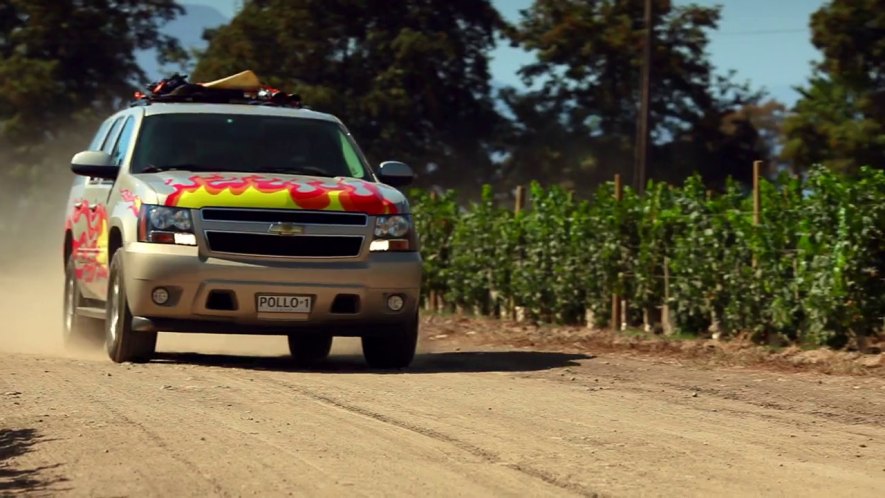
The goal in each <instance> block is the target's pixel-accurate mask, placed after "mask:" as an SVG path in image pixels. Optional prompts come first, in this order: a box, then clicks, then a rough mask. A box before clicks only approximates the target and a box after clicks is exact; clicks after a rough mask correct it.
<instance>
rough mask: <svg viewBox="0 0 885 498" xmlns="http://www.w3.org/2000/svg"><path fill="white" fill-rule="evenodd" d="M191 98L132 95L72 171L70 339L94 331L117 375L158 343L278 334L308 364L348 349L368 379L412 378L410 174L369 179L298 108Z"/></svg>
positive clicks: (271, 96)
mask: <svg viewBox="0 0 885 498" xmlns="http://www.w3.org/2000/svg"><path fill="white" fill-rule="evenodd" d="M195 87H198V88H196V90H195ZM188 88H189V91H188V92H182V94H175V93H159V92H157V93H155V94H153V95H152V96H143V95H142V96H140V97H141V98H140V99H139V100H138V101H137V103H136V104H137V105H133V106H132V107H130V108H128V109H126V110H123V111H120V112H118V113H116V114H114V115H113V116H111V117H109V118H108V119H107V120H106V121H105V122H104V123H103V124H102V125H101V127H100V128H99V130H98V132H97V133H96V134H95V138H94V139H93V141H92V144H91V145H90V147H89V150H87V151H85V152H80V153H79V154H77V155H75V156H74V157H73V159H72V161H71V167H72V170H73V172H74V173H75V174H76V175H78V176H77V177H76V179H75V180H74V185H73V187H72V188H71V193H70V198H69V201H68V208H67V209H68V212H67V218H66V224H65V243H64V259H65V276H66V278H65V297H64V299H65V301H64V305H65V306H64V334H65V340H66V342H67V343H72V342H76V341H79V340H82V339H84V338H86V337H87V336H89V335H93V334H101V333H102V332H103V335H104V341H105V344H106V346H107V351H108V354H109V356H110V358H111V359H112V360H113V361H115V362H125V361H146V360H148V359H149V358H150V357H151V356H152V355H153V353H154V351H155V348H156V342H157V333H158V332H159V331H164V332H208V333H222V334H273V335H286V336H287V337H288V340H289V348H290V351H291V353H292V357H293V361H294V362H295V363H296V364H299V365H310V364H313V363H315V362H317V361H320V360H322V359H324V358H325V357H326V356H328V354H329V351H330V348H331V345H332V338H333V337H334V336H357V337H361V338H362V345H363V352H364V356H365V359H366V361H367V363H368V364H369V365H370V366H372V367H375V368H403V367H406V366H408V365H409V364H410V362H411V361H412V359H413V356H414V353H415V347H416V341H417V336H418V300H419V294H420V282H421V258H420V256H419V253H418V251H417V250H418V247H417V237H416V234H415V229H414V227H413V224H412V220H411V217H410V215H409V205H408V203H407V201H406V199H405V197H404V196H403V195H402V194H401V193H400V192H399V191H398V190H397V189H396V188H394V187H401V186H403V185H406V184H408V183H409V182H411V180H412V177H413V174H412V171H411V170H410V169H409V167H408V166H406V165H405V164H403V163H399V162H393V161H388V162H384V163H381V165H380V167H379V168H378V169H377V172H373V170H372V169H371V168H370V167H369V165H368V163H367V161H366V159H365V157H364V156H363V154H362V152H361V151H360V149H359V147H358V146H357V145H356V143H355V142H354V140H353V137H352V136H351V135H350V133H349V132H348V131H347V129H346V128H345V127H344V125H343V124H342V123H341V122H340V121H339V120H338V119H337V118H335V117H334V116H331V115H328V114H323V113H319V112H314V111H310V110H306V109H303V108H301V106H300V103H299V102H298V101H297V99H296V98H295V97H294V96H288V97H290V98H289V99H286V98H283V99H278V98H276V96H278V95H279V93H269V92H268V91H266V90H264V89H254V90H252V91H250V90H242V89H237V90H236V91H235V92H233V95H234V97H232V96H231V95H232V94H231V92H230V91H227V90H213V89H209V88H203V87H199V86H195V85H191V84H188ZM156 90H157V89H156V88H155V91H156Z"/></svg>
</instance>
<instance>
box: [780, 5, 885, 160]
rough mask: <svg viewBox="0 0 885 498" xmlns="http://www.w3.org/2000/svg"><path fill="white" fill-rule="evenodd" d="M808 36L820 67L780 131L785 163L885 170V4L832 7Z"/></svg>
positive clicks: (815, 18) (821, 14)
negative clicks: (784, 139)
mask: <svg viewBox="0 0 885 498" xmlns="http://www.w3.org/2000/svg"><path fill="white" fill-rule="evenodd" d="M811 30H812V42H813V43H814V45H815V46H816V47H817V48H818V49H820V51H821V52H822V53H823V60H822V61H821V62H820V63H818V64H816V66H815V72H814V74H813V75H812V77H811V79H810V81H809V83H808V85H807V86H806V87H804V88H800V89H799V91H800V93H801V95H802V96H801V98H800V99H799V101H798V102H797V103H796V107H795V109H794V114H793V116H791V117H790V118H789V119H787V121H786V123H785V133H786V136H787V143H786V146H785V148H784V157H785V158H786V159H788V160H789V161H791V162H792V163H793V165H794V167H795V168H806V167H809V166H811V165H812V164H815V163H823V164H825V165H827V166H829V167H831V168H833V169H836V170H840V171H845V172H856V171H857V169H858V168H859V167H860V166H863V165H869V166H873V167H876V168H885V0H833V1H832V2H829V3H827V4H826V5H824V6H823V7H822V8H821V9H820V10H818V11H817V12H815V13H814V14H813V15H812V16H811Z"/></svg>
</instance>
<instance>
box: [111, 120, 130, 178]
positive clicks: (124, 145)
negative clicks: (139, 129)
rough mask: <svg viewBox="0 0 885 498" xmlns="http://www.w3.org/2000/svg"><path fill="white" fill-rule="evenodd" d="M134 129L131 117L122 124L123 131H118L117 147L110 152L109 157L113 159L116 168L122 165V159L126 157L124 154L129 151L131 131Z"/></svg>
mask: <svg viewBox="0 0 885 498" xmlns="http://www.w3.org/2000/svg"><path fill="white" fill-rule="evenodd" d="M134 128H135V120H134V119H132V116H129V117H128V118H126V122H125V123H124V124H123V129H122V130H121V131H120V138H119V139H117V145H115V146H114V151H113V152H111V157H113V158H114V164H116V165H117V166H122V165H123V159H124V158H125V157H126V152H127V151H128V150H129V144H130V143H132V130H133V129H134Z"/></svg>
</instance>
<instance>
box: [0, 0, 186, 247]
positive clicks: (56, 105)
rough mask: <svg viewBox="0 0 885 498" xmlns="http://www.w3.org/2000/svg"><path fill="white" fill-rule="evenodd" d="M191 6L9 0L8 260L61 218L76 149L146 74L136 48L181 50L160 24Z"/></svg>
mask: <svg viewBox="0 0 885 498" xmlns="http://www.w3.org/2000/svg"><path fill="white" fill-rule="evenodd" d="M181 11H182V9H181V7H180V6H179V5H177V4H176V2H175V1H174V0H79V1H75V2H72V1H59V0H0V213H2V214H3V216H2V217H0V233H2V237H0V258H2V257H12V256H11V255H12V253H13V252H19V251H21V250H22V249H23V247H22V246H23V244H22V242H21V241H22V240H37V238H39V237H40V236H41V235H43V234H45V233H48V232H50V230H49V229H48V228H47V225H46V223H44V222H43V221H44V220H48V222H49V223H51V225H50V226H53V227H57V225H54V224H53V223H60V219H59V214H60V213H61V212H62V209H63V205H64V202H65V200H66V197H65V196H66V191H67V189H68V188H70V181H71V176H70V174H69V173H68V171H69V170H68V166H67V165H68V163H69V161H70V158H71V156H72V155H73V154H74V153H76V152H79V151H80V150H82V149H83V148H84V147H85V146H86V145H87V144H88V143H89V139H90V138H91V134H92V133H94V131H95V128H96V126H97V124H98V122H99V120H100V119H101V118H103V117H104V116H105V113H107V112H110V111H111V110H112V109H115V108H117V107H118V106H119V105H120V104H121V102H122V101H123V99H128V98H129V97H130V96H131V95H132V92H133V90H134V89H135V86H134V84H135V83H136V82H137V83H142V82H143V79H144V75H143V74H142V71H141V70H140V69H139V68H138V66H137V65H136V63H135V57H134V55H133V51H135V50H138V49H148V48H156V49H159V53H160V54H161V56H169V55H172V54H173V52H175V51H176V50H177V48H178V46H177V43H176V42H175V41H174V40H172V39H170V38H168V37H166V36H164V35H162V34H161V33H160V31H159V28H160V26H161V25H162V24H164V23H165V22H167V21H169V20H171V19H173V18H174V17H175V16H176V15H177V14H178V13H180V12H181ZM58 192H65V193H63V194H61V195H57V193H58ZM34 220H40V221H41V222H39V223H34ZM51 233H54V234H58V233H61V230H60V227H59V228H58V229H57V230H52V231H51ZM41 240H42V239H41ZM50 243H51V244H54V245H53V247H55V245H57V244H59V243H60V241H56V240H54V239H53V240H51V242H50ZM28 249H30V250H33V248H28Z"/></svg>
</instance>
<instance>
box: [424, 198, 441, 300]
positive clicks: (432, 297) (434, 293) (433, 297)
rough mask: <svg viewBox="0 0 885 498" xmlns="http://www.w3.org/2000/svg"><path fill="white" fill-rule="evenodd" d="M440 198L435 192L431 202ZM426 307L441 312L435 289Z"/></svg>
mask: <svg viewBox="0 0 885 498" xmlns="http://www.w3.org/2000/svg"><path fill="white" fill-rule="evenodd" d="M438 198H439V196H438V195H437V193H436V191H435V190H433V191H431V192H430V200H431V201H432V202H436V200H437V199H438ZM424 307H425V309H427V310H429V311H431V312H433V313H436V312H438V311H439V295H437V293H436V290H433V289H431V290H430V292H429V293H428V295H427V302H426V303H424Z"/></svg>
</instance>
